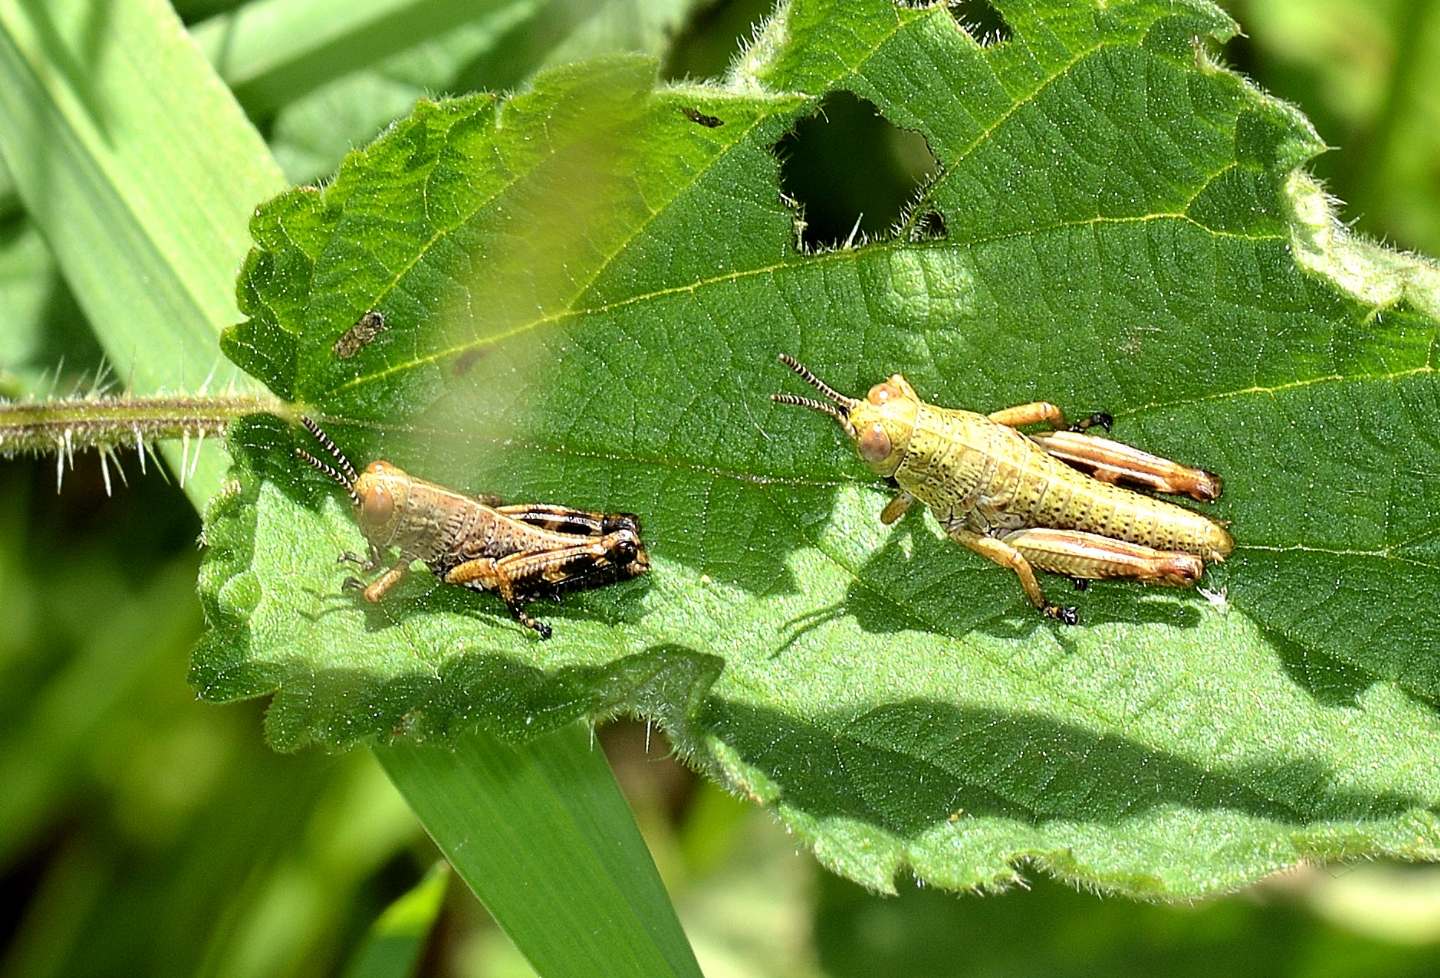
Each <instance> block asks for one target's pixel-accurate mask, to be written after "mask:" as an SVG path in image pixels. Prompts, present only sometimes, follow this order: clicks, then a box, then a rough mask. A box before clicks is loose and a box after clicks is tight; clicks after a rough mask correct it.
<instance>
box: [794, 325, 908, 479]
mask: <svg viewBox="0 0 1440 978" xmlns="http://www.w3.org/2000/svg"><path fill="white" fill-rule="evenodd" d="M780 362H781V363H783V364H785V366H787V367H789V368H790V369H791V370H793V371H795V372H796V373H797V374H799V375H800V376H801V377H802V378H804V380H805V382H806V383H808V384H809V385H810V386H811V387H814V388H815V389H816V390H818V391H819V392H820V393H822V394H824V395H825V397H826V398H828V399H829V401H830V403H829V404H827V403H825V402H824V401H817V400H815V399H813V398H809V397H797V396H796V395H794V394H772V395H770V399H771V400H773V401H776V402H778V403H780V404H794V405H796V406H798V407H803V408H809V409H810V410H812V411H819V412H820V413H821V414H828V415H829V416H830V417H832V418H834V419H835V420H836V421H837V422H838V423H839V425H840V427H841V428H843V429H844V430H845V434H847V435H849V436H850V440H851V441H853V442H854V443H855V450H856V451H857V452H859V453H860V458H861V459H862V460H863V461H864V462H865V464H866V465H868V466H869V467H870V471H872V472H874V473H875V474H876V475H882V476H887V477H888V476H891V475H894V474H895V470H896V469H898V468H899V467H900V463H901V461H902V460H903V459H904V458H905V450H906V448H907V447H909V444H910V434H911V432H913V431H914V429H915V416H916V414H917V413H918V412H919V410H920V398H919V397H918V396H916V394H915V389H914V388H913V387H911V386H910V384H909V382H908V381H906V380H905V378H904V377H902V376H900V375H899V374H893V375H891V377H890V379H889V380H886V381H882V382H881V383H878V384H876V385H875V386H874V387H872V388H870V393H869V394H867V395H866V396H865V400H863V401H861V400H857V399H856V398H853V397H846V396H845V395H844V394H841V393H839V392H838V391H836V390H834V389H833V388H831V387H830V385H828V384H826V383H825V382H824V381H822V380H821V379H820V378H819V377H816V376H815V375H814V374H813V373H811V372H810V370H809V369H807V368H806V367H805V366H804V365H803V364H801V363H800V361H798V360H796V359H795V358H794V357H792V356H790V355H788V354H785V353H782V354H780Z"/></svg>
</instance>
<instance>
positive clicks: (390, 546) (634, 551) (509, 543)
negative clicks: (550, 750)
mask: <svg viewBox="0 0 1440 978" xmlns="http://www.w3.org/2000/svg"><path fill="white" fill-rule="evenodd" d="M300 423H301V424H303V425H304V426H305V428H306V430H308V431H309V432H310V434H312V435H314V436H315V440H316V441H318V442H319V443H320V444H321V445H322V446H324V448H325V450H326V451H327V452H328V453H329V454H330V457H331V458H332V459H334V461H335V463H336V465H335V466H332V465H330V464H329V463H328V462H325V461H322V460H320V459H318V458H316V457H315V456H314V455H311V454H310V453H309V452H307V451H305V450H303V449H300V448H297V449H295V454H296V455H298V456H299V457H300V458H302V459H304V460H305V462H306V463H308V464H309V465H310V466H312V467H313V468H316V469H318V470H319V471H321V472H323V473H324V474H325V475H327V476H329V477H330V478H331V479H333V480H334V481H336V482H338V483H339V484H340V485H341V486H343V487H344V489H345V491H346V492H348V493H349V494H350V501H351V502H352V503H353V504H354V506H355V516H356V520H357V522H359V524H360V532H361V533H363V534H364V535H365V539H366V541H367V542H368V543H369V544H370V554H369V557H368V558H361V557H358V556H356V555H355V554H350V553H346V554H341V556H340V559H341V560H342V561H348V562H351V563H355V564H359V565H360V566H361V567H362V568H363V569H364V570H366V571H367V572H372V573H373V572H374V571H377V570H379V569H380V568H381V566H382V564H383V563H384V560H383V556H382V555H383V554H384V553H385V551H387V550H397V551H399V559H398V560H397V561H396V562H395V563H394V564H393V565H391V566H390V568H389V569H388V570H386V571H385V572H384V573H383V574H381V575H380V576H379V577H377V578H375V579H374V580H373V581H371V582H370V583H369V584H365V583H364V582H362V581H359V580H357V579H356V578H353V577H352V578H348V579H347V580H346V581H345V587H346V589H347V590H358V591H360V592H361V593H362V594H363V595H364V597H365V600H366V601H371V602H375V601H379V600H380V599H381V598H383V597H384V596H385V594H386V593H387V592H388V591H389V590H390V589H391V588H393V587H394V586H395V585H396V584H398V583H400V581H401V579H403V578H404V577H405V575H406V573H407V572H408V571H409V569H410V565H411V564H412V563H414V562H415V561H417V560H419V561H423V562H424V563H425V566H427V567H429V568H430V571H431V573H433V574H434V575H435V576H436V577H438V578H440V580H442V581H444V582H445V583H447V584H459V585H461V586H462V587H468V588H471V589H473V590H476V591H494V592H496V593H497V594H498V595H499V596H500V599H501V600H502V601H504V602H505V607H506V608H507V609H508V610H509V612H510V614H511V616H512V617H513V618H514V619H515V620H516V621H518V622H520V624H522V625H524V626H525V627H526V628H530V629H533V630H534V631H535V632H536V634H538V635H539V636H540V637H541V638H549V637H550V626H549V625H547V624H545V623H544V622H542V621H536V620H535V619H534V618H532V617H531V616H530V615H529V614H527V613H526V611H525V606H526V605H527V604H529V603H530V602H531V601H533V600H535V599H536V598H538V597H546V598H550V599H551V600H558V599H559V597H560V595H561V594H563V593H564V592H566V591H574V590H579V589H582V588H592V587H599V586H601V585H604V584H610V583H613V582H615V581H622V580H625V579H627V578H631V577H636V576H638V575H640V574H643V573H645V572H646V571H647V570H649V569H650V557H649V555H648V554H647V553H646V552H645V545H644V544H643V543H642V542H641V540H640V521H639V519H638V518H637V517H635V516H634V515H632V514H630V513H591V512H587V511H585V510H580V509H570V508H568V507H565V506H553V505H549V504H545V503H536V504H521V505H513V506H506V505H503V504H502V503H501V501H500V500H499V499H497V498H495V497H494V496H466V495H464V494H462V493H458V492H455V491H454V490H453V489H446V488H445V487H444V486H439V485H436V484H435V483H433V482H426V481H425V480H424V479H417V478H415V477H414V476H412V475H408V474H407V473H405V472H403V471H401V470H400V469H399V468H397V467H396V466H394V465H391V464H390V463H389V462H384V461H379V460H377V461H374V462H371V463H370V464H369V466H367V467H366V469H365V471H364V472H362V473H356V471H355V467H354V466H353V465H351V464H350V460H349V459H348V458H346V457H345V455H344V453H343V452H341V451H340V449H339V448H337V447H336V445H335V443H334V442H333V441H331V440H330V438H329V436H328V435H326V434H325V432H324V431H322V430H321V429H320V426H319V425H317V424H316V423H315V422H314V421H312V420H310V419H309V418H306V417H302V418H301V419H300ZM336 466H338V468H337V467H336Z"/></svg>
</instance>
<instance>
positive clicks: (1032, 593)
mask: <svg viewBox="0 0 1440 978" xmlns="http://www.w3.org/2000/svg"><path fill="white" fill-rule="evenodd" d="M949 533H950V539H952V540H954V541H955V542H956V543H959V544H962V545H963V546H965V547H967V548H968V549H970V550H972V551H974V552H975V553H977V554H979V555H980V556H982V557H984V558H985V559H987V560H993V561H994V562H995V563H997V564H999V565H1000V566H1001V567H1008V568H1010V569H1011V570H1012V571H1014V572H1015V576H1016V577H1018V578H1020V587H1021V589H1022V590H1024V592H1025V597H1027V598H1029V599H1030V603H1031V604H1033V605H1034V606H1035V607H1036V608H1038V609H1039V610H1040V613H1041V614H1042V615H1044V616H1045V617H1046V618H1053V619H1055V620H1056V621H1058V622H1060V623H1061V624H1064V625H1078V624H1080V613H1079V612H1078V611H1077V610H1076V609H1075V608H1074V607H1073V606H1068V605H1067V606H1061V605H1058V604H1051V603H1050V602H1049V601H1047V600H1046V599H1045V592H1044V591H1042V590H1041V589H1040V582H1039V581H1037V580H1036V579H1035V569H1034V568H1033V567H1031V566H1030V561H1029V559H1027V556H1026V554H1025V553H1024V552H1023V551H1022V550H1020V549H1019V548H1018V547H1016V546H1015V545H1014V544H1012V543H1009V542H1008V541H1007V540H1005V539H1001V538H999V537H989V536H985V535H984V534H981V533H975V532H973V531H971V530H966V529H964V528H963V527H955V528H954V529H951V530H950V531H949Z"/></svg>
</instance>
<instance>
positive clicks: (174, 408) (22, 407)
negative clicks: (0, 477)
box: [0, 395, 291, 455]
mask: <svg viewBox="0 0 1440 978" xmlns="http://www.w3.org/2000/svg"><path fill="white" fill-rule="evenodd" d="M257 412H268V413H270V414H276V415H279V416H280V417H282V418H288V417H289V416H290V414H291V411H290V408H289V406H288V405H286V404H285V402H283V401H281V400H280V399H278V398H276V397H272V396H269V395H246V396H207V395H185V396H175V397H172V396H153V397H108V396H101V397H80V398H57V399H55V400H47V401H17V402H14V403H9V404H0V455H15V454H18V453H21V452H32V453H37V454H38V453H44V452H53V451H59V452H63V453H65V454H73V453H74V452H75V451H77V450H84V449H87V448H94V449H99V450H108V449H112V448H115V447H117V446H122V445H134V446H136V447H137V448H141V449H142V450H143V446H146V445H149V444H151V443H152V442H155V441H159V440H164V439H189V438H203V437H205V436H207V435H219V434H223V433H224V431H225V429H226V427H227V426H229V424H230V422H231V421H234V420H236V419H237V418H241V417H243V416H245V415H247V414H255V413H257Z"/></svg>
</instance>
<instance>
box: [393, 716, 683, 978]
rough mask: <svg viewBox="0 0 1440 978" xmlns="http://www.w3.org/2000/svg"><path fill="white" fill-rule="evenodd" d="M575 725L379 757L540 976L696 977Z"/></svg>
mask: <svg viewBox="0 0 1440 978" xmlns="http://www.w3.org/2000/svg"><path fill="white" fill-rule="evenodd" d="M588 736H589V735H588V733H587V731H586V729H585V728H584V727H583V726H580V725H573V726H569V727H565V728H563V729H561V730H559V731H557V732H555V733H551V734H547V735H544V736H542V737H538V738H536V739H534V740H530V741H527V742H526V743H525V744H524V745H521V746H518V747H517V746H515V745H513V744H508V743H505V742H502V741H499V740H496V739H494V738H493V737H491V736H489V735H487V734H484V733H480V732H473V733H470V734H467V735H465V736H463V737H460V738H458V739H457V740H456V741H455V742H454V743H452V744H447V745H435V746H429V745H419V746H417V745H414V744H396V745H393V746H390V747H385V748H380V749H377V750H376V755H377V756H378V757H379V758H380V762H381V764H383V765H384V767H385V770H386V771H387V772H388V773H389V775H390V778H391V780H393V781H394V782H395V784H396V786H397V787H398V788H399V789H400V791H401V792H402V793H403V794H404V795H405V796H406V798H408V799H409V801H410V804H411V805H412V806H413V807H414V809H415V811H416V812H417V813H418V814H419V815H420V817H421V819H422V820H423V821H424V822H425V826H426V828H427V829H428V830H429V831H430V834H431V835H432V836H433V837H434V838H435V841H436V843H437V844H438V845H439V846H440V849H441V851H442V852H444V853H445V856H446V858H447V859H449V860H450V864H451V865H452V866H454V867H455V870H456V871H457V872H458V873H459V874H460V876H461V877H462V878H463V879H464V880H465V882H466V883H468V884H470V888H471V889H472V890H474V891H475V892H476V894H478V895H479V897H480V899H481V900H482V901H483V902H484V903H485V905H486V906H487V907H488V908H489V909H490V912H491V913H492V914H494V915H495V919H496V921H498V922H499V924H500V926H501V927H502V928H504V930H505V932H506V933H507V934H509V935H510V938H511V939H512V940H513V941H514V942H515V943H516V945H517V946H518V947H519V948H520V950H521V951H522V952H523V953H524V954H525V956H526V957H527V958H529V960H530V962H531V964H533V965H534V966H535V969H536V971H538V972H539V973H540V974H541V975H542V976H544V978H561V976H570V975H573V976H576V978H591V976H594V975H606V976H607V978H626V976H632V975H633V976H635V978H658V976H665V975H689V976H696V975H699V974H700V969H699V966H698V965H697V964H696V963H695V957H694V954H693V953H692V952H691V950H690V946H689V944H688V943H687V942H686V940H685V935H684V933H683V932H682V931H681V929H680V924H679V921H678V920H677V919H676V918H675V913H674V910H673V909H671V907H670V904H669V900H668V897H666V895H665V890H664V887H663V886H662V884H661V882H660V877H659V875H658V874H657V873H656V871H655V864H654V863H653V862H652V861H651V859H650V854H649V852H648V851H647V850H646V849H645V843H644V840H642V839H641V837H640V832H639V830H638V829H637V828H636V827H635V821H634V819H633V817H632V816H631V815H630V812H629V809H628V808H626V807H625V802H624V799H623V798H622V797H621V796H620V793H619V791H618V789H617V788H616V786H615V782H614V779H613V778H612V776H611V774H610V771H609V767H608V765H607V764H606V761H605V756H604V755H603V754H601V753H600V751H599V750H598V749H596V748H592V747H589V746H588V743H587V738H588Z"/></svg>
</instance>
